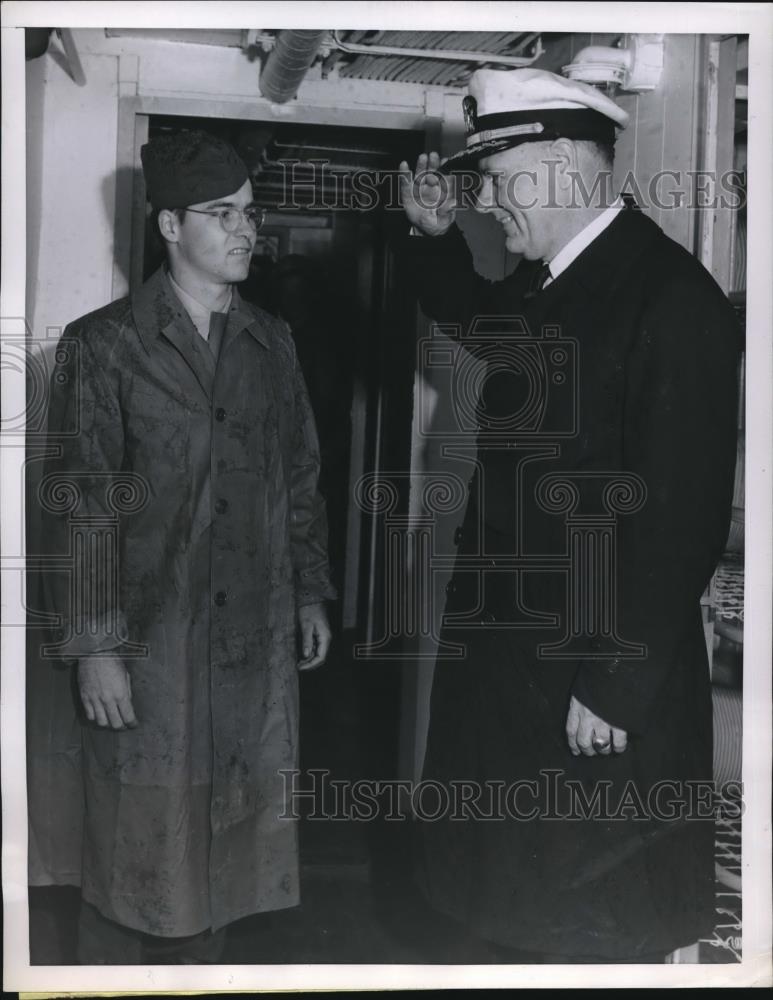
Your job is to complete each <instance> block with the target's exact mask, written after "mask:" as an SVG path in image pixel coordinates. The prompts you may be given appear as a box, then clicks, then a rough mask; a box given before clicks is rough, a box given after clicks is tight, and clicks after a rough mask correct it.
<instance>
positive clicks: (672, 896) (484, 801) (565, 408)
mask: <svg viewBox="0 0 773 1000" xmlns="http://www.w3.org/2000/svg"><path fill="white" fill-rule="evenodd" d="M403 250H404V253H406V254H409V255H410V256H411V258H412V263H413V266H414V273H415V274H416V277H417V280H418V282H419V285H418V287H419V295H420V301H421V303H422V307H423V309H424V311H425V312H426V313H427V315H428V316H430V317H432V318H433V319H434V320H436V321H438V322H441V323H444V324H458V331H457V332H458V334H459V335H460V336H461V338H462V342H463V345H464V347H465V348H466V349H467V350H468V351H469V352H472V354H474V355H475V354H477V355H478V356H479V357H481V358H484V359H487V360H488V362H489V364H488V370H487V378H486V379H485V380H484V382H483V390H482V394H481V398H480V402H479V406H478V426H479V431H478V433H479V437H478V453H477V463H476V470H475V474H474V475H473V476H472V478H471V480H470V495H469V500H468V505H467V512H466V515H465V519H464V524H463V526H462V527H461V530H460V531H459V532H458V534H457V540H458V541H459V550H458V557H457V564H456V568H455V571H454V574H453V577H452V579H451V581H450V583H449V585H448V588H447V589H448V594H449V597H448V600H447V607H446V616H445V618H444V632H443V641H444V642H446V643H462V644H463V645H464V647H465V649H466V655H465V657H464V658H463V659H461V660H455V659H453V658H451V657H450V656H449V657H447V658H446V657H444V658H442V659H439V660H438V662H437V664H436V668H435V679H434V683H433V692H432V699H431V718H430V728H429V736H428V749H427V755H426V761H425V770H424V779H425V780H430V779H431V780H433V781H438V782H441V783H442V784H443V785H444V786H445V787H446V789H448V792H447V794H446V797H445V799H444V800H443V802H442V803H441V805H442V806H444V807H445V811H444V812H442V814H441V811H442V810H441V808H440V806H438V813H437V815H435V814H433V815H432V816H430V817H428V818H427V821H426V822H425V823H424V824H423V833H424V837H423V843H424V846H425V850H424V859H423V872H422V879H423V882H424V885H425V888H426V891H427V893H428V895H429V899H430V900H431V902H432V903H433V904H434V905H435V906H436V907H437V908H438V909H440V910H441V911H444V912H446V913H448V914H449V915H451V916H453V917H456V918H457V919H459V920H461V921H463V922H465V923H466V924H467V925H468V926H469V927H471V928H472V930H473V931H475V932H476V933H477V934H479V935H481V936H482V937H485V938H488V939H490V940H493V941H496V942H499V943H500V944H502V945H505V946H510V947H512V948H517V949H523V950H527V951H536V952H542V953H548V954H558V955H587V956H596V957H600V958H608V959H609V958H613V959H614V958H617V959H634V958H635V957H636V956H638V955H645V954H648V953H660V954H665V953H666V952H668V951H670V950H672V949H674V948H676V947H678V946H682V945H686V944H689V943H690V942H692V941H694V940H696V939H697V938H698V937H699V936H701V935H704V934H707V933H710V931H711V928H712V926H713V868H714V865H713V822H712V815H713V813H712V806H711V789H710V788H709V787H708V786H707V784H706V783H708V782H710V781H711V778H712V708H711V694H710V683H709V671H708V662H707V650H706V644H705V638H704V631H703V628H702V618H701V611H700V600H701V596H702V594H703V592H704V590H705V588H706V586H707V584H708V582H709V580H710V577H711V574H712V572H713V569H714V567H715V564H716V561H717V559H718V557H719V555H720V553H721V552H722V549H723V545H724V542H725V540H726V537H727V530H728V522H729V513H730V502H731V493H732V485H733V469H734V460H735V451H736V427H737V410H736V406H737V401H736V395H737V391H736V384H737V382H736V373H737V358H738V351H739V346H740V337H739V332H738V330H737V328H736V324H735V318H734V315H733V312H732V309H731V307H730V305H729V303H728V301H727V299H726V298H725V297H724V295H723V294H722V293H721V291H720V289H719V288H718V286H717V285H716V284H715V282H714V281H713V279H712V278H711V276H710V275H709V274H708V272H707V271H706V270H705V269H704V268H703V267H702V266H701V265H700V264H699V263H698V262H697V261H696V260H695V259H694V258H693V257H692V256H691V255H690V254H689V253H688V252H687V251H686V250H684V249H683V248H682V247H680V246H679V245H678V244H676V243H675V242H673V241H672V240H670V239H669V238H668V237H666V235H665V234H664V233H663V232H662V230H660V228H659V227H658V226H657V225H655V224H654V223H653V222H652V221H651V220H649V219H648V218H647V217H646V216H645V215H643V214H642V213H641V212H640V211H638V210H637V209H636V207H635V206H633V205H632V204H627V206H626V208H625V209H624V210H623V211H621V213H620V214H619V216H618V217H617V218H616V219H615V221H613V223H612V224H611V225H610V226H609V228H608V229H606V230H605V231H604V232H603V233H602V234H601V235H600V236H598V237H597V238H596V239H595V240H594V241H593V243H592V244H591V245H590V246H589V247H588V248H587V249H586V250H585V251H584V252H583V253H582V254H581V255H580V256H579V257H578V258H576V259H575V261H574V262H573V263H572V264H571V265H570V266H569V267H568V269H567V270H566V271H564V272H563V273H562V274H561V275H559V277H558V278H557V279H556V280H555V281H554V282H552V283H550V284H548V285H547V286H546V287H545V288H544V289H542V290H541V291H539V292H536V293H535V292H534V291H533V287H534V286H533V278H534V275H535V272H536V270H537V268H538V264H537V263H530V262H526V261H523V262H521V264H519V266H518V267H517V268H516V270H515V272H514V273H513V274H512V275H511V276H510V277H508V278H506V279H505V280H503V281H500V282H495V283H490V282H487V281H485V280H484V279H483V278H481V277H480V276H478V275H476V274H475V272H474V270H473V266H472V260H471V255H470V252H469V249H468V248H467V245H466V243H465V241H464V238H463V236H462V235H461V232H460V231H459V230H458V229H457V228H456V227H453V228H452V229H451V230H450V231H449V232H448V233H447V234H445V235H443V236H441V237H435V238H427V237H419V236H411V237H406V238H405V241H404V243H403ZM476 318H477V323H475V322H474V321H475V320H476ZM471 324H472V326H474V330H475V331H477V333H476V332H474V331H473V330H472V328H471ZM481 331H482V332H481ZM492 331H493V332H492ZM496 331H499V333H497V332H496ZM524 335H526V339H525V340H524ZM497 342H498V346H497V347H495V346H492V345H494V344H496V343H497ZM508 352H509V353H508ZM462 383H463V379H461V380H460V381H458V382H457V385H456V389H457V393H458V394H461V395H464V393H463V391H462V389H463V384H462ZM463 417H464V413H462V415H461V416H460V418H459V419H460V421H462V418H463ZM615 480H617V484H616V485H615ZM594 534H595V539H594V538H593V537H592V536H594ZM600 538H601V539H602V540H603V539H606V541H604V542H603V544H602V545H601V548H599V544H597V543H598V540H599V539H600ZM604 545H606V546H607V548H606V549H605V548H604ZM508 556H510V557H511V558H512V559H513V560H517V559H521V560H522V559H523V558H524V557H532V558H533V560H534V565H533V567H532V571H528V572H527V571H524V572H520V574H519V575H518V576H516V572H515V570H514V568H513V567H514V566H515V565H516V562H515V561H512V562H507V559H506V557H508ZM469 557H473V558H474V557H485V558H483V559H482V562H481V563H480V564H477V565H475V564H473V563H470V562H467V563H465V562H464V559H465V558H469ZM551 559H553V560H554V564H553V566H550V565H549V561H550V560H551ZM593 559H595V560H596V562H595V563H594V562H593V561H592V560H593ZM546 562H547V563H548V565H546ZM520 565H522V566H523V565H525V564H524V563H523V562H522V563H521V564H520ZM481 566H483V567H484V568H483V570H481V568H480V567H481ZM486 567H487V568H486ZM602 577H604V579H602ZM516 579H517V586H516ZM583 588H585V589H584V590H583ZM604 594H606V596H604ZM594 597H595V600H596V602H597V604H596V608H595V610H594V605H593V599H594ZM602 603H603V609H601V610H600V608H601V604H602ZM583 608H584V609H585V611H584V612H582V610H581V609H583ZM578 609H580V610H578ZM583 614H585V617H583ZM452 616H455V618H456V623H455V624H452ZM545 616H553V617H552V618H546V617H545ZM465 619H466V621H465ZM548 647H552V649H551V648H548ZM572 695H574V696H576V698H577V699H578V700H579V701H580V702H582V703H583V704H584V705H586V706H587V707H588V708H590V709H591V710H592V711H594V712H595V713H596V714H597V715H598V716H600V717H601V718H602V719H604V720H605V721H606V722H608V723H610V724H611V725H614V726H618V727H621V728H624V729H625V730H627V732H628V734H629V748H628V750H627V751H626V752H625V753H623V754H621V755H614V754H613V755H611V756H596V757H585V756H580V757H574V756H572V754H571V753H570V751H569V748H568V745H567V740H566V735H565V724H566V716H567V709H568V707H569V702H570V697H571V696H572ZM459 782H468V783H472V784H470V785H469V788H471V789H473V791H469V790H468V792H467V793H466V794H467V795H473V794H474V790H475V789H480V790H482V791H481V792H480V798H479V800H477V801H476V802H475V803H474V804H473V805H470V804H468V805H467V806H466V807H462V808H461V810H460V808H459V791H458V789H459V787H460V786H459V785H458V783H459ZM454 783H457V784H456V789H457V790H456V791H455V792H454V791H453V787H454ZM497 783H500V784H499V786H498V785H497ZM529 783H532V784H529ZM498 787H499V788H501V791H497V788H498ZM594 795H596V796H602V795H603V797H602V798H600V799H595V800H594ZM594 801H595V803H596V805H594ZM584 817H588V818H587V819H586V818H584Z"/></svg>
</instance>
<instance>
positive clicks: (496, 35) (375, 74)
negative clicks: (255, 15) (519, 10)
mask: <svg viewBox="0 0 773 1000" xmlns="http://www.w3.org/2000/svg"><path fill="white" fill-rule="evenodd" d="M105 33H106V34H107V35H108V36H113V37H120V36H124V37H134V38H149V39H150V38H152V39H154V40H157V41H168V42H183V43H188V44H198V45H220V46H226V47H229V48H238V47H243V46H244V45H245V44H246V38H247V31H246V30H233V29H231V30H229V29H221V30H212V31H206V30H198V29H196V30H194V29H177V30H173V29H150V28H127V29H117V28H109V29H107V30H106V32H105ZM265 33H266V34H277V33H278V29H277V31H267V32H265ZM338 34H339V37H340V38H341V41H342V42H344V43H350V44H359V45H385V46H394V47H398V48H415V49H434V50H439V49H448V50H455V51H464V52H484V53H487V52H490V53H491V54H492V65H496V59H495V58H493V57H495V56H496V55H507V56H523V55H529V54H530V52H531V50H532V46H533V44H534V37H535V36H534V35H533V34H523V33H521V34H519V33H514V32H501V31H499V32H497V31H386V30H384V31H339V33H338ZM482 65H486V64H485V63H480V62H471V63H464V62H459V61H457V60H444V59H438V58H432V59H421V58H417V57H415V56H388V55H369V54H354V53H348V52H343V51H341V50H340V49H336V48H333V49H332V50H331V51H330V52H329V54H328V55H326V56H325V57H324V58H323V59H322V66H321V68H322V73H323V75H328V74H330V73H337V74H338V75H339V76H341V77H347V78H354V79H360V80H390V81H399V82H403V83H416V84H424V85H435V86H444V87H449V86H450V87H454V86H457V87H462V86H464V85H465V84H466V83H467V80H468V79H469V77H470V74H471V73H472V72H473V70H475V69H478V68H480V67H481V66H482Z"/></svg>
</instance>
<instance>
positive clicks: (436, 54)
mask: <svg viewBox="0 0 773 1000" xmlns="http://www.w3.org/2000/svg"><path fill="white" fill-rule="evenodd" d="M332 36H333V42H334V43H335V45H336V47H337V48H339V49H340V50H341V51H342V52H352V53H355V54H357V55H368V56H408V57H409V58H413V59H445V60H447V61H449V62H467V63H493V64H495V65H497V66H531V65H532V63H534V62H536V60H537V59H539V57H540V56H541V55H542V54H543V52H544V49H543V48H542V39H541V37H540V36H538V35H537V36H535V37H536V45H535V49H534V53H533V54H532V55H531V56H505V55H500V54H499V53H498V52H464V51H461V50H458V49H404V48H399V47H397V46H394V45H360V44H358V43H354V42H343V41H341V39H340V38H339V37H338V32H337V31H333V32H332Z"/></svg>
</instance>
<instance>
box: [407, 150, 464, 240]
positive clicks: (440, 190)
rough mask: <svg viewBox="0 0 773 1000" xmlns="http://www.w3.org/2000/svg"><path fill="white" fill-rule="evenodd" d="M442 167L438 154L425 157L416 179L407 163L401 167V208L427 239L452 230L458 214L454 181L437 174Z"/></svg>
mask: <svg viewBox="0 0 773 1000" xmlns="http://www.w3.org/2000/svg"><path fill="white" fill-rule="evenodd" d="M439 166H440V157H439V156H438V154H437V153H430V154H429V156H428V155H427V154H426V153H422V154H421V156H420V157H419V158H418V160H417V161H416V175H415V176H414V175H413V174H412V173H411V168H410V167H409V166H408V164H407V162H406V161H405V160H403V161H402V163H401V164H400V204H401V205H402V206H403V208H404V209H405V214H406V215H407V216H408V219H409V221H410V223H411V224H412V225H414V226H416V228H417V229H419V230H420V231H421V232H422V233H424V235H425V236H440V235H441V234H442V233H444V232H446V230H447V229H450V228H451V225H452V224H453V221H454V215H455V212H456V198H455V193H454V183H453V179H452V178H451V177H446V176H444V175H443V174H439V173H437V169H438V167H439Z"/></svg>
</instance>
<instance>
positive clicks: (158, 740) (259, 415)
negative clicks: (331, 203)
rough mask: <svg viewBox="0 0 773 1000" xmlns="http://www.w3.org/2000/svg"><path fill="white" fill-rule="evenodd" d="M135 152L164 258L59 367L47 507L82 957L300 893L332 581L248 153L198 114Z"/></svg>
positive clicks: (184, 933) (208, 956)
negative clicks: (291, 802)
mask: <svg viewBox="0 0 773 1000" xmlns="http://www.w3.org/2000/svg"><path fill="white" fill-rule="evenodd" d="M142 163H143V170H144V174H145V180H146V185H147V190H148V196H149V199H150V202H151V204H152V206H153V208H154V210H155V214H156V216H157V223H158V229H159V232H160V234H161V236H162V238H163V240H164V242H165V246H166V252H167V262H166V265H165V266H164V267H162V268H161V269H159V270H158V271H157V272H156V273H155V274H154V275H153V276H152V277H151V278H150V279H149V281H148V282H147V283H146V284H145V285H143V287H142V288H140V289H138V290H137V291H136V292H135V293H134V294H133V295H131V296H130V297H129V298H125V299H121V300H120V301H117V302H114V303H112V304H111V305H109V306H107V307H105V308H103V309H100V310H98V311H97V312H94V313H91V314H90V315H88V316H85V317H83V318H82V319H80V320H77V321H76V322H74V323H72V324H71V325H70V326H69V327H68V328H67V329H66V331H65V335H64V338H63V340H62V344H61V348H63V350H60V355H61V360H60V363H59V365H58V367H57V371H55V372H54V376H53V378H52V383H51V386H52V396H51V406H50V420H49V429H50V434H51V435H52V441H55V442H59V443H60V452H61V454H60V457H59V458H57V459H56V460H55V461H53V462H52V463H51V466H50V469H49V475H48V478H47V483H48V484H49V486H50V489H51V492H50V493H49V494H48V496H49V498H50V497H52V496H54V495H55V493H56V490H57V486H59V487H60V488H61V489H65V488H66V487H65V485H64V484H68V485H69V486H70V487H72V489H73V491H74V492H73V497H74V500H73V502H72V503H70V504H69V505H65V506H66V508H67V509H64V507H63V505H62V504H58V505H57V503H56V502H47V501H46V500H45V499H44V504H46V506H47V524H48V531H49V534H48V537H49V545H48V551H49V552H52V553H60V554H63V553H66V552H67V551H68V550H70V551H74V553H75V562H76V565H75V572H74V576H73V578H72V580H74V581H75V583H74V584H73V582H71V578H70V577H68V576H66V575H65V574H57V573H51V574H49V583H50V590H51V600H52V605H53V609H54V610H55V611H56V612H57V613H58V614H59V615H61V617H62V620H63V623H64V625H63V628H62V630H61V634H60V637H59V638H60V643H61V645H60V651H61V656H62V658H65V659H67V660H70V661H77V667H76V668H75V669H76V671H77V685H76V688H77V695H78V698H79V700H80V703H81V705H80V706H79V707H80V708H82V716H83V718H82V752H83V772H84V782H85V785H84V787H85V821H84V841H83V857H82V877H81V886H82V899H83V903H82V910H81V919H80V927H79V955H78V957H79V961H80V962H81V963H83V964H95V963H120V964H127V963H136V962H146V961H149V962H153V961H177V962H186V961H217V960H218V958H219V957H220V955H221V953H222V947H223V937H224V935H223V933H222V929H223V928H225V926H226V925H227V924H229V923H230V922H232V921H234V920H236V919H238V918H240V917H244V916H247V915H248V914H252V913H255V912H257V911H262V910H273V909H280V908H283V907H288V906H293V905H296V904H297V903H298V899H299V886H298V858H297V841H296V828H295V824H294V823H293V821H292V820H291V819H287V818H282V817H283V813H285V812H286V810H285V809H284V805H285V803H284V787H285V786H284V781H283V778H282V775H281V774H280V773H279V772H280V771H281V770H282V769H285V768H294V767H296V766H297V749H298V690H297V671H298V669H299V668H300V669H310V668H313V667H316V666H318V665H319V664H321V663H322V662H323V661H324V659H325V656H326V654H327V649H328V644H329V640H330V631H329V628H328V624H327V618H326V612H325V606H324V601H325V599H327V598H331V597H333V596H334V592H333V590H332V588H331V585H330V582H329V574H328V565H327V556H326V522H325V511H324V504H323V502H322V500H321V498H320V496H319V494H318V492H317V478H318V472H319V455H318V446H317V437H316V432H315V428H314V423H313V418H312V414H311V409H310V405H309V401H308V397H307V393H306V389H305V386H304V383H303V379H302V377H301V374H300V370H299V368H298V365H297V361H296V356H295V351H294V348H293V345H292V340H291V338H290V336H289V334H288V333H287V332H286V331H285V329H284V327H283V325H282V324H280V323H279V322H278V321H276V320H274V319H273V318H272V317H271V316H269V315H268V314H267V313H265V312H263V311H262V310H260V309H258V308H256V307H253V306H251V305H249V304H247V303H245V302H243V301H242V300H241V299H240V297H239V294H238V291H237V289H236V285H237V284H238V282H240V281H242V280H244V278H245V277H246V276H247V273H248V269H249V262H250V255H251V252H252V249H253V246H254V244H255V235H256V232H257V229H258V228H259V225H260V223H261V221H262V214H261V212H260V209H259V208H258V207H257V206H256V205H255V204H254V202H253V196H252V188H251V183H250V180H249V177H248V173H247V169H246V167H245V165H244V163H243V162H242V161H241V160H240V158H239V157H238V156H237V154H236V153H235V151H234V150H233V149H232V148H231V147H230V146H229V145H228V144H227V143H225V142H222V141H220V140H219V139H216V138H214V137H212V136H209V135H207V134H205V133H200V132H190V133H180V134H164V135H161V136H159V137H158V138H155V139H153V140H152V141H151V142H150V143H148V144H147V145H146V146H144V147H143V149H142ZM122 491H123V492H122ZM74 522H77V523H78V524H80V525H81V526H83V525H84V524H85V525H86V526H87V527H88V526H89V525H90V526H91V527H92V529H93V530H99V526H100V525H103V526H104V525H105V523H106V522H111V523H114V524H115V525H116V526H117V527H116V539H117V541H116V545H115V558H114V560H113V559H110V558H107V557H106V558H105V559H104V560H103V561H102V562H101V563H100V564H99V565H92V566H91V567H88V566H87V565H86V561H87V559H88V552H87V551H86V547H84V546H79V545H77V544H76V545H75V546H71V545H69V544H68V538H69V537H70V533H71V532H72V530H73V523H74ZM95 574H96V576H95ZM89 575H91V577H92V579H91V582H90V583H89V584H87V585H86V586H85V587H84V588H79V587H78V581H80V580H82V579H83V578H84V577H87V576H89ZM89 595H90V596H89ZM297 633H298V634H299V635H300V640H299V643H298V645H297ZM299 650H300V652H299ZM299 661H300V662H299ZM42 822H48V823H49V824H55V823H56V822H57V816H56V815H53V814H51V815H49V816H48V817H47V819H46V820H42V819H41V818H40V817H38V819H37V820H33V825H35V824H37V825H38V828H39V826H40V824H41V823H42Z"/></svg>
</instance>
